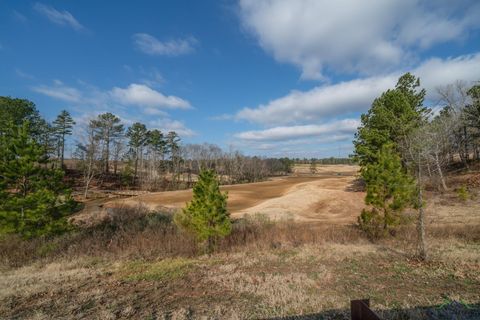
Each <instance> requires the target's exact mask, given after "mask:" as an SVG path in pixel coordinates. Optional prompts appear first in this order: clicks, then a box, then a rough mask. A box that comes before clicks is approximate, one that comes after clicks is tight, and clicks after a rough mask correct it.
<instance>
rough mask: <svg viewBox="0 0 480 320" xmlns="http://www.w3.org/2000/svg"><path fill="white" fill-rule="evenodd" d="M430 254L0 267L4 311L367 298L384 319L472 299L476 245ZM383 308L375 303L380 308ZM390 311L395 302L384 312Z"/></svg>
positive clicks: (337, 305) (368, 250)
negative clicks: (416, 256) (427, 258)
mask: <svg viewBox="0 0 480 320" xmlns="http://www.w3.org/2000/svg"><path fill="white" fill-rule="evenodd" d="M431 245H432V247H431V256H432V258H431V260H430V261H429V262H426V263H421V262H419V261H416V260H414V259H411V258H410V256H409V253H408V252H404V251H401V250H398V251H394V250H389V249H387V248H386V247H385V245H379V244H371V243H369V242H367V241H361V243H357V244H336V243H325V244H323V245H301V246H283V247H280V248H276V249H270V250H238V251H237V252H235V253H218V254H214V255H211V256H199V257H195V258H173V259H171V258H167V259H161V260H151V261H148V260H144V259H142V260H138V259H125V260H112V259H102V258H99V257H83V258H77V259H75V260H61V261H56V262H50V263H47V264H42V263H39V262H37V263H33V264H31V265H28V266H24V267H21V268H13V269H9V270H4V272H3V273H2V275H1V276H0V287H1V288H2V290H1V292H0V315H1V317H3V318H13V317H18V318H35V319H49V318H71V317H74V318H98V319H117V318H125V319H126V318H137V319H157V318H159V319H162V318H174V319H190V318H195V319H196V318H200V317H202V316H203V317H206V318H212V319H249V318H273V317H285V316H293V315H306V314H317V315H322V316H323V317H324V318H327V319H330V318H331V319H348V315H349V313H348V307H349V300H350V299H355V298H366V297H369V298H371V299H372V304H373V306H374V307H375V309H377V310H379V312H380V313H382V312H383V313H384V315H385V316H387V317H388V318H392V319H408V318H422V317H423V315H424V311H422V310H421V309H418V308H417V307H419V306H442V304H445V303H446V302H448V301H453V300H454V301H458V302H461V303H463V304H465V308H466V309H468V308H469V307H468V306H469V305H471V306H472V307H471V308H478V305H475V304H478V302H479V301H480V273H479V270H480V244H479V243H478V242H472V241H461V240H457V239H449V240H443V241H439V240H436V241H435V242H434V243H433V244H431ZM382 310H383V311H382ZM392 310H393V311H392Z"/></svg>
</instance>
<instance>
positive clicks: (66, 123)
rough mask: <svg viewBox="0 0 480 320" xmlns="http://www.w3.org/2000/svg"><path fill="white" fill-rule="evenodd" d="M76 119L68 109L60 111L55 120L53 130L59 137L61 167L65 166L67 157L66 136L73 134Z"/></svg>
mask: <svg viewBox="0 0 480 320" xmlns="http://www.w3.org/2000/svg"><path fill="white" fill-rule="evenodd" d="M74 125H75V121H74V120H73V118H72V116H71V115H70V113H69V112H68V111H67V110H62V111H60V114H59V115H58V116H57V118H56V119H55V121H53V130H54V132H55V135H56V137H57V141H58V142H57V145H58V155H59V156H60V168H63V167H64V159H65V137H66V136H68V135H71V134H72V128H73V126H74Z"/></svg>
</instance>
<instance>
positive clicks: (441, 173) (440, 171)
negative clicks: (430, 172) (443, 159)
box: [435, 152, 448, 191]
mask: <svg viewBox="0 0 480 320" xmlns="http://www.w3.org/2000/svg"><path fill="white" fill-rule="evenodd" d="M435 164H436V166H437V170H438V175H439V176H440V181H441V183H442V188H443V190H444V191H447V189H448V188H447V185H446V184H445V178H444V177H443V171H442V166H441V165H440V159H439V157H438V152H435Z"/></svg>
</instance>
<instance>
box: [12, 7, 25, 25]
mask: <svg viewBox="0 0 480 320" xmlns="http://www.w3.org/2000/svg"><path fill="white" fill-rule="evenodd" d="M12 16H13V19H15V20H16V21H18V22H20V23H27V22H28V19H27V17H26V16H25V15H24V14H22V13H20V12H18V11H17V10H13V13H12Z"/></svg>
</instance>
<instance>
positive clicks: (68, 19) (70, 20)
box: [33, 2, 86, 31]
mask: <svg viewBox="0 0 480 320" xmlns="http://www.w3.org/2000/svg"><path fill="white" fill-rule="evenodd" d="M33 8H34V9H35V11H37V12H38V13H40V14H41V15H43V16H44V17H46V18H47V19H48V20H50V21H51V22H53V23H55V24H58V25H61V26H68V27H71V28H73V29H74V30H75V31H83V30H86V28H85V27H84V26H83V25H82V24H81V23H80V22H78V20H77V19H75V17H74V16H73V15H72V14H71V13H70V12H68V11H66V10H63V11H58V10H57V9H55V8H53V7H51V6H48V5H45V4H42V3H38V2H37V3H36V4H35V5H34V6H33Z"/></svg>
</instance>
